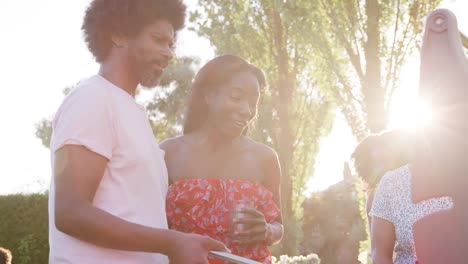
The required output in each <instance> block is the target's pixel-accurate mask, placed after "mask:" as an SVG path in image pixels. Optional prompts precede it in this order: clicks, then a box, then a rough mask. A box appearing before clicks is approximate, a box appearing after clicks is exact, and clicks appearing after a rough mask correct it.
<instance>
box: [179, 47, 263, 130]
mask: <svg viewBox="0 0 468 264" xmlns="http://www.w3.org/2000/svg"><path fill="white" fill-rule="evenodd" d="M241 72H250V73H252V74H253V75H254V76H255V78H256V79H257V80H258V83H259V85H260V92H261V93H263V92H264V90H265V87H266V78H265V74H264V73H263V71H262V70H260V69H259V68H257V67H256V66H254V65H253V64H250V63H249V62H247V61H246V60H244V59H242V58H241V57H238V56H234V55H222V56H219V57H216V58H214V59H212V60H211V61H209V62H208V63H207V64H205V65H204V66H203V67H202V68H201V69H200V71H199V72H198V73H197V75H196V76H195V80H194V81H193V83H192V87H191V91H190V95H189V98H188V103H187V108H186V112H185V121H184V125H183V132H184V134H188V133H190V132H193V131H195V130H197V129H198V128H200V127H201V126H202V125H203V123H205V120H206V118H207V114H208V106H207V104H206V101H205V97H204V96H205V94H206V93H207V91H210V90H214V89H217V88H218V87H219V86H220V85H221V84H223V83H225V82H227V81H228V80H230V78H231V77H232V76H233V75H235V74H237V73H241ZM246 132H247V129H246V130H245V131H244V135H245V133H246Z"/></svg>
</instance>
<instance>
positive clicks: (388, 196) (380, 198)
mask: <svg viewBox="0 0 468 264" xmlns="http://www.w3.org/2000/svg"><path fill="white" fill-rule="evenodd" d="M392 195H393V191H392V181H391V174H389V173H387V174H386V175H384V176H383V177H382V179H381V180H380V182H379V185H378V186H377V190H376V191H375V194H374V201H373V202H372V208H371V210H370V213H369V215H370V216H375V217H379V218H382V219H385V220H387V221H390V222H392V223H393V220H394V219H393V218H394V217H393V208H392Z"/></svg>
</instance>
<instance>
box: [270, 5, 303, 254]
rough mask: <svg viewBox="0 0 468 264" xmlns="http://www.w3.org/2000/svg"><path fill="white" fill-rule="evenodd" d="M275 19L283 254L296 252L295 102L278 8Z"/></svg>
mask: <svg viewBox="0 0 468 264" xmlns="http://www.w3.org/2000/svg"><path fill="white" fill-rule="evenodd" d="M271 15H272V19H273V36H274V47H275V51H276V56H275V57H276V60H277V65H278V69H277V70H278V79H277V80H276V82H277V88H278V93H277V96H278V98H276V101H277V111H278V117H279V125H280V135H279V144H278V145H279V149H278V156H279V159H280V163H281V170H282V178H281V197H282V199H281V200H282V201H281V204H282V213H283V222H284V228H285V233H284V237H283V241H282V251H283V252H282V253H284V254H288V255H294V254H296V252H297V246H296V242H297V241H296V240H297V239H296V234H295V229H294V227H295V226H297V223H296V219H295V214H294V210H293V206H292V202H293V193H292V189H293V184H292V180H293V178H292V175H290V172H291V162H292V158H293V142H294V138H293V137H294V135H293V131H292V128H291V122H290V120H291V118H290V117H291V113H290V111H291V107H290V106H291V101H292V88H293V87H292V83H293V82H292V80H291V78H290V74H289V56H288V52H287V49H286V41H285V36H284V28H283V23H282V20H281V16H280V13H279V10H278V9H277V8H273V9H272V10H271Z"/></svg>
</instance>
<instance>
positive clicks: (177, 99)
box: [146, 57, 200, 141]
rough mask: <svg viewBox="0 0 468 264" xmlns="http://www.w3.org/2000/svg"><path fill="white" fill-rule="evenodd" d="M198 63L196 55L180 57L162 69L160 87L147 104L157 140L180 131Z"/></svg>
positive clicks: (172, 135)
mask: <svg viewBox="0 0 468 264" xmlns="http://www.w3.org/2000/svg"><path fill="white" fill-rule="evenodd" d="M199 64H200V62H199V60H198V59H196V58H192V57H182V58H177V59H174V60H173V61H172V62H171V64H170V65H169V67H168V68H167V69H166V70H165V71H164V74H163V76H162V79H161V84H160V86H161V89H158V91H157V92H156V93H155V95H154V97H153V99H152V100H151V101H150V102H149V103H148V104H147V106H146V109H147V111H148V115H149V118H150V121H151V127H152V129H153V133H154V135H155V137H156V138H157V139H158V140H159V141H161V140H164V139H167V138H170V137H174V136H176V135H178V134H180V133H181V132H182V131H181V128H182V122H183V117H184V103H185V99H186V97H187V95H188V92H189V90H190V84H191V83H192V79H193V77H194V76H195V71H196V70H197V69H198V67H199Z"/></svg>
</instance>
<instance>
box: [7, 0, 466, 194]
mask: <svg viewBox="0 0 468 264" xmlns="http://www.w3.org/2000/svg"><path fill="white" fill-rule="evenodd" d="M89 2H90V0H73V1H64V0H41V1H37V0H2V1H1V3H2V7H1V9H0V33H1V41H0V84H1V85H2V88H1V91H2V92H1V95H0V122H1V124H2V127H1V129H0V131H1V132H0V161H1V162H0V180H1V181H0V194H9V193H18V192H35V191H44V190H46V189H47V188H48V184H49V181H50V177H51V169H50V159H49V155H50V153H49V150H48V149H47V148H45V147H43V146H42V144H41V141H40V140H39V139H38V138H36V136H35V124H37V123H38V122H39V121H41V120H42V119H43V118H51V117H52V116H53V114H54V112H55V111H56V110H57V108H58V107H59V105H60V103H61V101H62V100H63V94H62V90H63V89H64V88H65V87H68V86H71V85H73V84H75V83H77V82H78V81H79V80H81V79H83V78H86V77H89V76H91V75H93V74H95V73H96V72H97V70H98V65H97V64H96V63H95V62H94V60H93V58H92V56H91V54H90V53H89V52H88V50H87V48H86V46H85V44H84V42H83V39H82V34H81V30H80V27H81V23H82V18H83V14H84V10H85V8H86V7H87V6H88V4H89ZM185 2H186V3H187V4H188V5H189V7H192V8H193V7H194V6H195V5H196V0H189V1H187V0H186V1H185ZM448 2H450V3H449V4H448V5H447V6H448V7H449V8H451V9H452V10H453V11H454V12H455V13H456V14H457V15H458V16H459V25H460V28H462V29H466V30H464V32H467V31H468V18H467V17H466V15H465V16H462V15H461V10H465V11H468V0H457V1H456V2H454V1H448ZM452 2H453V3H452ZM176 53H177V55H192V56H198V57H200V58H201V60H202V61H207V60H208V59H210V58H212V57H213V56H214V50H213V47H212V46H211V45H210V43H209V41H208V40H206V39H204V38H200V37H198V36H197V34H196V33H194V32H189V31H187V30H184V31H183V32H182V33H181V34H180V35H179V41H178V44H177V51H176ZM408 65H409V66H408V67H409V70H408V71H406V73H405V74H404V76H405V77H404V79H405V81H404V83H406V85H407V86H408V87H415V84H416V82H415V80H416V79H415V71H414V69H416V71H417V59H414V60H413V62H410V63H409V64H408ZM403 87H404V86H403ZM401 90H402V91H404V92H401V91H397V96H398V97H400V98H401V99H399V101H398V102H399V107H398V108H400V112H401V113H398V111H395V113H397V114H396V115H397V118H394V119H395V120H399V119H401V118H398V117H401V116H404V114H405V108H404V107H401V106H411V103H412V100H414V98H415V89H414V88H412V89H401ZM411 91H413V92H411ZM408 94H410V96H408ZM401 109H402V110H401ZM394 123H396V124H394V126H395V127H398V126H399V125H401V122H400V123H399V122H394ZM355 144H356V142H355V141H354V139H353V137H352V135H351V132H350V129H349V128H348V126H347V125H346V122H345V120H344V118H343V117H342V116H341V115H340V114H339V113H338V112H337V115H336V119H335V122H334V126H333V129H332V131H331V133H330V135H329V136H327V137H325V138H323V139H322V140H321V151H320V153H319V155H318V157H317V162H316V164H315V168H316V170H315V174H314V178H313V179H312V180H311V181H310V182H309V183H308V186H309V190H310V191H316V190H321V189H324V188H326V187H327V186H329V185H330V184H333V183H335V182H338V181H339V180H340V179H341V177H342V174H341V172H342V165H343V161H344V160H346V159H347V158H348V156H349V154H350V153H351V151H352V149H353V147H354V146H355Z"/></svg>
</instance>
